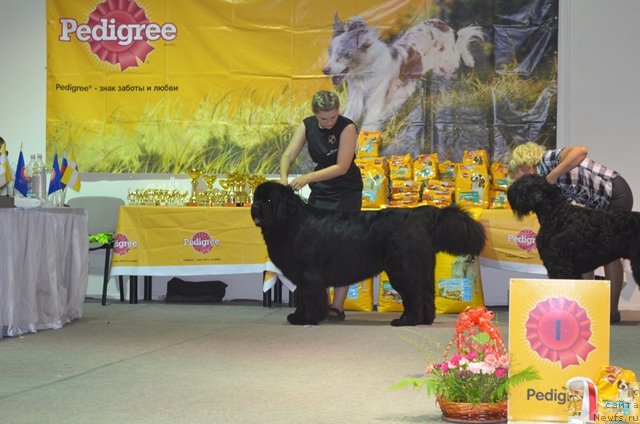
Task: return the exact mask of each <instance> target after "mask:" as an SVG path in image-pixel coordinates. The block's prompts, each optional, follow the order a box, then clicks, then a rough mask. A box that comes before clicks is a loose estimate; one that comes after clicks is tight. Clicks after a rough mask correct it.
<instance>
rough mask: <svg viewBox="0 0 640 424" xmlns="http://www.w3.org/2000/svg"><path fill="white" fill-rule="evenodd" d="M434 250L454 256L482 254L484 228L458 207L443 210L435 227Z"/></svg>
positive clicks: (484, 238) (484, 237)
mask: <svg viewBox="0 0 640 424" xmlns="http://www.w3.org/2000/svg"><path fill="white" fill-rule="evenodd" d="M433 240H434V241H433V243H434V248H435V250H436V251H438V252H440V251H443V252H447V253H450V254H452V255H474V256H477V255H479V254H480V252H481V251H482V249H483V248H484V244H485V241H486V236H485V232H484V226H483V225H482V224H481V223H480V222H478V221H476V220H475V219H473V218H472V217H471V215H469V214H468V213H467V212H465V211H463V210H462V209H460V208H459V207H457V206H448V207H446V208H442V209H440V211H439V214H438V222H437V223H436V226H435V231H434V238H433Z"/></svg>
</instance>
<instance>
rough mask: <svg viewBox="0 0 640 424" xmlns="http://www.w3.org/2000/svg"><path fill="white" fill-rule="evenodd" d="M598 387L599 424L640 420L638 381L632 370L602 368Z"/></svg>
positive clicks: (598, 378) (597, 416) (597, 417)
mask: <svg viewBox="0 0 640 424" xmlns="http://www.w3.org/2000/svg"><path fill="white" fill-rule="evenodd" d="M595 383H596V385H597V386H598V412H597V414H596V422H597V423H629V422H637V421H638V420H640V408H639V406H638V404H639V403H640V393H639V392H638V379H637V378H636V375H635V373H634V372H633V371H631V370H626V369H623V368H620V367H617V366H612V365H607V366H602V368H601V369H600V372H599V373H598V377H597V378H596V380H595Z"/></svg>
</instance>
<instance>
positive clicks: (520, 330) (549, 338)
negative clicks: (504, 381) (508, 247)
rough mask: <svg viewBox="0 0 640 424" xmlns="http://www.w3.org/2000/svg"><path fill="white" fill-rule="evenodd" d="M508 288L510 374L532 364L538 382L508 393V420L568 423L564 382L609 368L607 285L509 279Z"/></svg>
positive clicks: (567, 400) (593, 281) (594, 374)
mask: <svg viewBox="0 0 640 424" xmlns="http://www.w3.org/2000/svg"><path fill="white" fill-rule="evenodd" d="M509 287H510V293H509V352H510V356H511V361H512V371H514V372H517V371H519V370H521V369H524V368H526V367H528V366H530V365H531V366H533V367H534V368H535V369H536V370H537V371H538V373H539V374H540V377H541V378H540V380H535V381H529V382H525V383H522V384H520V385H517V386H515V387H513V388H511V391H510V396H509V420H533V421H563V422H567V418H568V415H569V396H568V394H567V389H566V388H565V385H566V382H567V381H568V380H569V379H571V378H572V377H579V376H582V377H587V378H592V379H593V378H595V377H596V375H597V374H598V372H599V370H600V367H601V366H602V365H606V364H608V363H609V281H605V280H550V279H544V280H543V279H522V278H512V279H511V280H510V286H509Z"/></svg>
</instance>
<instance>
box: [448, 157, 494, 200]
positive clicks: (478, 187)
mask: <svg viewBox="0 0 640 424" xmlns="http://www.w3.org/2000/svg"><path fill="white" fill-rule="evenodd" d="M489 188H490V187H489V173H488V171H487V169H486V168H485V167H484V166H482V165H462V166H460V169H458V175H457V177H456V203H458V204H460V205H467V206H476V207H481V208H484V209H487V208H488V207H489Z"/></svg>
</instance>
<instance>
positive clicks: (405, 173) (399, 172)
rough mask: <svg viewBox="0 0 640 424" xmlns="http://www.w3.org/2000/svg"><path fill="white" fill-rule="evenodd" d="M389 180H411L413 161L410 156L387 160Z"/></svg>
mask: <svg viewBox="0 0 640 424" xmlns="http://www.w3.org/2000/svg"><path fill="white" fill-rule="evenodd" d="M389 178H391V179H392V180H411V179H413V161H412V160H411V155H410V154H408V153H407V154H406V155H404V156H391V157H390V158H389Z"/></svg>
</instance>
